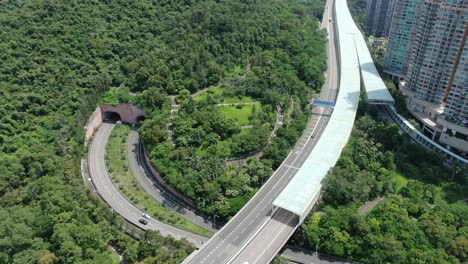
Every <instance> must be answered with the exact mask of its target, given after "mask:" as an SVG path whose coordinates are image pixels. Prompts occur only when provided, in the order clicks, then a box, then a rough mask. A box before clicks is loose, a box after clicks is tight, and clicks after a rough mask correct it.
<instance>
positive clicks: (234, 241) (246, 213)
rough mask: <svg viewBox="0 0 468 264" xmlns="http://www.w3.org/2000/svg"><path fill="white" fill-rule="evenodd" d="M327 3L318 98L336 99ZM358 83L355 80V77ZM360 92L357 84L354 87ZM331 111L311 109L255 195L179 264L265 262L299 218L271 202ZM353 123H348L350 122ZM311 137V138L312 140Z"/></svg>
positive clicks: (305, 155)
mask: <svg viewBox="0 0 468 264" xmlns="http://www.w3.org/2000/svg"><path fill="white" fill-rule="evenodd" d="M332 3H333V1H332V0H329V1H328V3H327V9H326V11H325V14H324V18H323V21H322V25H323V27H324V28H326V29H327V30H328V31H329V34H330V35H329V46H328V53H329V54H328V57H329V60H328V64H329V67H328V70H327V72H326V75H327V78H326V82H325V85H324V87H323V89H322V92H321V94H320V99H321V100H325V101H333V102H334V101H335V98H336V94H337V87H338V82H339V80H338V71H339V69H338V67H337V57H336V53H335V34H334V29H333V27H331V25H332V24H333V22H332V21H330V20H333V18H332V12H331V10H332ZM358 79H359V77H358ZM357 89H358V91H359V85H358V88H357ZM331 115H333V114H332V109H329V108H315V109H314V110H313V115H312V118H311V120H310V122H309V124H308V126H307V128H306V129H305V131H304V134H303V135H302V137H301V138H300V140H299V142H298V143H297V145H296V146H295V147H294V149H293V150H292V151H291V152H290V153H289V155H288V157H287V158H286V159H285V160H284V161H283V163H282V164H281V166H280V167H279V168H278V169H277V170H276V171H275V173H274V174H273V175H272V176H271V177H270V179H269V180H268V181H267V182H266V183H265V184H264V186H263V187H262V188H261V189H260V190H259V191H258V192H257V194H256V195H255V196H254V197H253V198H252V199H251V200H250V201H249V202H248V203H247V204H246V205H245V206H244V207H243V208H242V209H241V210H240V211H239V212H238V213H237V214H236V215H235V216H234V217H233V218H232V219H231V221H229V223H227V224H226V225H225V226H224V227H223V228H222V229H221V230H220V231H218V233H216V234H215V236H213V237H212V238H211V239H210V240H209V241H208V242H207V243H205V244H204V246H203V247H202V248H201V249H200V250H198V251H196V252H194V253H193V254H192V255H191V256H189V257H188V258H187V259H186V260H185V261H184V262H183V263H194V264H195V263H197V264H198V263H207V264H222V263H242V264H246V263H268V262H269V261H270V260H271V259H272V258H273V257H274V256H275V255H276V254H277V253H278V251H279V250H280V249H281V248H282V246H283V245H284V243H286V241H287V240H288V238H289V236H290V235H291V234H292V233H293V232H294V230H295V229H296V228H297V226H298V224H299V222H300V218H299V217H298V216H297V215H295V214H293V213H291V212H289V211H287V210H282V209H276V210H273V201H274V200H275V199H276V198H277V196H278V194H279V193H281V191H282V190H283V188H284V186H286V185H287V184H288V183H289V181H290V180H291V179H292V178H293V177H294V175H296V173H297V172H298V171H299V170H300V168H301V167H302V166H303V164H304V162H305V161H306V160H307V158H308V157H309V155H310V153H311V152H312V151H313V149H314V148H315V147H316V145H317V144H318V143H317V142H319V141H320V140H321V139H320V137H321V135H322V133H323V131H324V130H325V128H326V126H327V123H328V122H329V119H330V116H331ZM351 122H352V121H351ZM313 135H315V137H312V136H313Z"/></svg>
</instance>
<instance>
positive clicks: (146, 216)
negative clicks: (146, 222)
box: [141, 213, 151, 219]
mask: <svg viewBox="0 0 468 264" xmlns="http://www.w3.org/2000/svg"><path fill="white" fill-rule="evenodd" d="M141 216H143V217H144V218H146V219H150V218H151V216H149V215H148V214H147V213H142V214H141Z"/></svg>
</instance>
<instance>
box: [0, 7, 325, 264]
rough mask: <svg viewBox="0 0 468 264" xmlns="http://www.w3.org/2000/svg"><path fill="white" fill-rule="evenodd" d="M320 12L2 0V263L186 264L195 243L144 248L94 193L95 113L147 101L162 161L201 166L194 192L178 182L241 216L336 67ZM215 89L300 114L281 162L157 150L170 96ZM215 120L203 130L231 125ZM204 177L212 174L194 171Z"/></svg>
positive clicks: (275, 151)
mask: <svg viewBox="0 0 468 264" xmlns="http://www.w3.org/2000/svg"><path fill="white" fill-rule="evenodd" d="M322 11H323V1H321V0H316V1H308V2H303V1H295V0H288V1H276V0H257V1H251V0H238V1H214V0H206V1H201V0H179V1H123V0H117V1H106V0H103V1H97V0H92V1H58V0H38V1H27V0H25V1H2V4H1V5H0V50H2V52H1V53H0V58H1V61H2V63H1V64H0V113H1V114H0V206H1V207H0V215H1V217H0V263H96V262H97V263H115V262H116V261H117V259H118V257H117V256H116V255H114V254H112V253H111V252H112V251H111V250H109V246H113V247H114V248H116V249H117V250H118V252H121V253H122V254H123V255H124V256H125V257H126V258H127V260H129V262H136V261H140V262H146V263H161V262H165V263H178V262H180V261H181V260H182V259H183V258H185V257H186V256H187V254H188V253H190V252H191V251H192V250H193V248H192V247H191V246H189V245H188V244H187V242H184V241H180V242H179V241H174V240H173V239H171V238H167V239H162V238H161V237H160V236H159V235H158V234H157V233H154V232H149V233H148V234H146V236H147V237H145V239H144V240H143V241H142V242H137V241H135V240H133V239H132V238H130V237H128V236H126V235H124V234H123V233H122V231H120V229H119V228H118V227H117V226H116V225H112V224H111V223H114V222H115V221H121V220H119V219H118V216H116V215H113V214H111V213H110V212H109V210H107V208H106V206H105V205H103V204H102V203H101V202H100V201H99V200H98V199H97V198H96V197H95V196H94V195H92V194H90V193H89V192H87V191H85V188H84V186H83V180H82V178H81V176H80V158H82V157H84V155H85V151H86V149H85V148H84V147H82V146H83V141H84V136H83V134H84V133H83V126H84V124H85V122H86V120H87V118H88V117H89V115H90V113H91V112H92V111H93V110H94V108H95V107H96V105H97V103H98V102H100V101H102V100H104V101H105V100H115V101H119V102H125V101H131V102H134V103H136V104H138V105H140V106H143V107H145V108H147V109H148V112H149V113H150V114H149V118H148V121H147V122H145V124H144V125H143V129H142V133H143V134H144V135H146V136H145V141H148V145H150V146H151V145H152V148H153V152H152V154H153V157H157V155H158V153H164V151H169V152H170V154H171V157H178V159H180V160H182V161H180V164H179V163H177V167H175V168H180V167H179V166H184V165H185V164H190V166H187V168H186V170H185V171H183V172H182V173H183V174H185V175H187V180H186V181H185V182H186V183H188V184H191V186H192V187H191V188H187V189H186V190H185V189H184V188H185V187H184V188H180V189H181V190H183V191H184V192H185V193H186V194H190V192H193V193H191V194H190V195H189V196H190V197H192V198H193V197H194V195H200V194H203V192H205V191H206V192H207V195H206V198H205V199H206V202H207V203H209V204H221V203H223V202H224V201H226V200H227V199H229V200H230V202H231V205H230V206H229V208H228V209H221V207H222V206H218V207H216V210H219V211H221V210H225V211H222V212H220V214H222V215H226V216H227V215H230V214H232V213H233V212H234V211H235V210H236V208H238V207H240V206H241V205H242V203H243V202H244V201H245V199H247V198H246V197H248V196H250V195H251V194H252V193H253V191H254V189H255V188H258V186H259V185H260V180H258V179H259V178H260V177H261V176H262V180H263V176H265V178H267V177H268V176H269V175H270V174H271V168H272V167H273V168H274V166H275V165H274V164H278V163H279V162H280V160H281V158H282V157H283V156H284V155H285V153H286V149H285V148H283V147H284V146H289V145H290V144H292V143H290V142H293V141H294V137H295V135H297V133H299V132H298V131H300V130H301V128H302V127H303V126H304V123H305V122H306V120H307V116H306V114H304V107H303V106H304V104H305V99H306V98H307V96H308V95H309V93H310V92H311V91H312V90H313V89H315V90H317V89H318V88H319V87H320V85H321V83H322V79H323V77H322V75H321V73H322V71H323V70H324V68H325V60H324V54H325V52H324V47H325V45H324V43H325V40H324V39H325V38H324V36H323V34H322V33H320V32H318V29H317V20H316V17H319V16H320V14H321V13H322ZM236 67H237V68H240V69H241V73H240V74H236V70H235V69H236ZM210 85H221V86H223V87H226V90H229V89H228V86H232V87H234V88H233V89H231V90H236V93H237V94H239V95H240V94H245V95H249V96H254V97H255V98H256V99H255V100H258V101H261V103H262V104H263V106H264V107H268V106H267V105H271V106H270V109H272V111H274V109H275V106H276V104H279V105H281V106H283V108H284V109H286V110H289V112H288V113H290V118H289V119H290V122H288V124H290V125H289V126H287V127H285V128H282V129H281V131H278V133H279V134H280V135H283V134H284V135H285V136H284V137H278V139H275V140H274V141H273V143H272V144H271V146H273V147H270V148H269V149H268V150H267V149H265V154H264V156H265V157H267V158H265V159H266V160H270V163H268V162H263V161H262V162H260V161H257V160H252V161H250V162H248V165H246V166H245V167H242V168H233V169H229V170H228V169H226V168H225V166H224V165H223V164H222V161H221V159H219V158H218V157H217V156H214V157H210V156H209V155H205V156H200V157H199V158H195V159H192V160H190V159H188V158H187V157H198V156H197V155H194V154H193V153H192V152H193V151H196V149H195V147H196V146H192V145H190V147H186V146H185V145H183V144H180V145H176V146H175V147H173V146H172V145H170V144H169V145H168V144H167V143H163V144H161V145H158V146H157V147H156V144H157V143H159V142H161V138H160V137H159V135H160V134H158V133H156V134H155V133H153V132H155V131H156V132H157V130H158V129H159V130H161V131H162V132H161V133H162V134H164V133H165V132H166V128H165V126H166V124H167V117H168V115H166V114H168V110H167V109H168V100H167V97H166V95H167V94H183V93H184V92H183V91H185V90H188V91H189V92H195V91H196V90H198V89H201V88H205V87H208V86H210ZM110 88H114V89H113V90H112V92H110V93H111V94H106V97H105V98H103V99H102V100H101V99H100V98H101V96H103V95H104V94H105V93H106V91H109V89H110ZM267 90H270V91H269V92H268V91H267ZM129 92H131V94H129ZM290 99H293V100H290ZM291 101H292V102H294V103H292V104H290V105H288V102H291ZM182 104H183V103H182ZM263 106H262V109H263ZM206 107H209V106H206ZM197 108H200V109H201V106H198V105H197V106H195V107H194V108H193V110H194V111H195V110H196V109H197ZM188 109H190V107H188ZM206 109H207V108H206ZM202 111H205V110H202ZM187 114H188V115H192V113H191V112H190V110H189V111H187ZM160 115H162V116H164V118H162V116H160ZM213 115H216V112H213ZM158 117H161V119H158ZM213 118H217V117H216V116H214V117H213ZM258 120H261V118H260V117H259V118H258ZM210 122H211V121H210ZM210 122H207V123H205V124H203V125H202V127H203V129H207V131H211V130H213V131H215V132H213V133H215V134H216V135H218V134H217V133H221V134H222V133H224V131H222V130H218V129H217V128H215V127H213V126H215V124H212V123H210ZM228 127H229V125H228ZM228 130H229V129H228ZM207 135H212V134H211V132H210V133H208V134H207ZM291 135H292V136H291ZM219 136H220V138H222V136H223V135H219ZM213 138H216V136H213ZM210 140H211V139H209V137H208V138H204V139H203V141H202V142H201V143H202V144H203V143H205V142H207V141H208V142H210ZM180 141H181V142H182V140H180ZM191 144H192V143H191ZM197 144H198V143H197ZM275 146H276V147H275ZM278 146H279V147H278ZM172 148H175V149H174V150H173V149H172ZM206 151H208V150H206ZM238 151H239V153H240V152H241V151H242V150H241V149H240V148H239V150H238ZM201 154H203V153H201ZM176 160H177V159H175V158H174V159H173V160H172V161H171V162H173V161H176ZM178 162H179V161H178ZM168 164H169V163H168ZM171 164H172V163H171ZM272 164H273V165H272ZM162 168H164V166H162ZM208 168H210V169H208ZM218 168H219V169H218ZM208 172H209V173H208ZM178 173H179V175H180V172H178ZM204 173H206V175H207V176H206V177H209V178H206V177H205V176H204V177H203V178H199V179H197V178H196V177H198V176H200V175H203V174H204ZM167 175H168V179H170V178H171V177H170V176H169V174H167ZM190 175H194V176H193V177H190ZM195 176H196V177H195ZM219 176H222V177H219ZM173 178H174V179H176V177H174V176H173ZM194 181H196V184H193V182H194ZM171 183H177V180H174V181H171ZM199 183H202V184H199ZM221 184H222V185H223V186H222V187H221ZM225 186H227V187H225ZM195 188H196V189H195ZM201 189H203V190H201ZM221 189H222V192H221V191H220V190H221ZM228 194H229V195H228ZM224 195H226V197H224ZM234 197H241V198H237V199H240V201H231V200H234V199H236V198H234ZM197 202H198V204H202V202H203V201H199V200H197ZM233 204H237V207H236V206H233ZM213 210H215V209H213ZM147 242H148V243H147ZM162 260H163V261H162Z"/></svg>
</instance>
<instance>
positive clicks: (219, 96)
mask: <svg viewBox="0 0 468 264" xmlns="http://www.w3.org/2000/svg"><path fill="white" fill-rule="evenodd" d="M210 94H211V95H213V97H214V98H215V102H216V103H218V104H233V103H251V102H253V101H254V100H253V98H252V97H250V96H241V97H237V96H226V95H224V90H223V88H221V87H218V86H213V87H211V88H209V89H208V90H206V91H205V92H203V93H201V94H199V95H197V96H194V97H193V100H194V101H195V102H200V101H203V100H206V99H207V98H208V95H210Z"/></svg>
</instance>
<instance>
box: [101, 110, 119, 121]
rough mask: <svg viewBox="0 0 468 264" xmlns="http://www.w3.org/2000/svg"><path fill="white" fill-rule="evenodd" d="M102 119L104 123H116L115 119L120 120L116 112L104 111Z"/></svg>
mask: <svg viewBox="0 0 468 264" xmlns="http://www.w3.org/2000/svg"><path fill="white" fill-rule="evenodd" d="M103 121H104V122H106V123H116V122H117V121H122V118H121V117H120V115H119V114H118V113H116V112H110V111H107V112H104V115H103Z"/></svg>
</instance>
